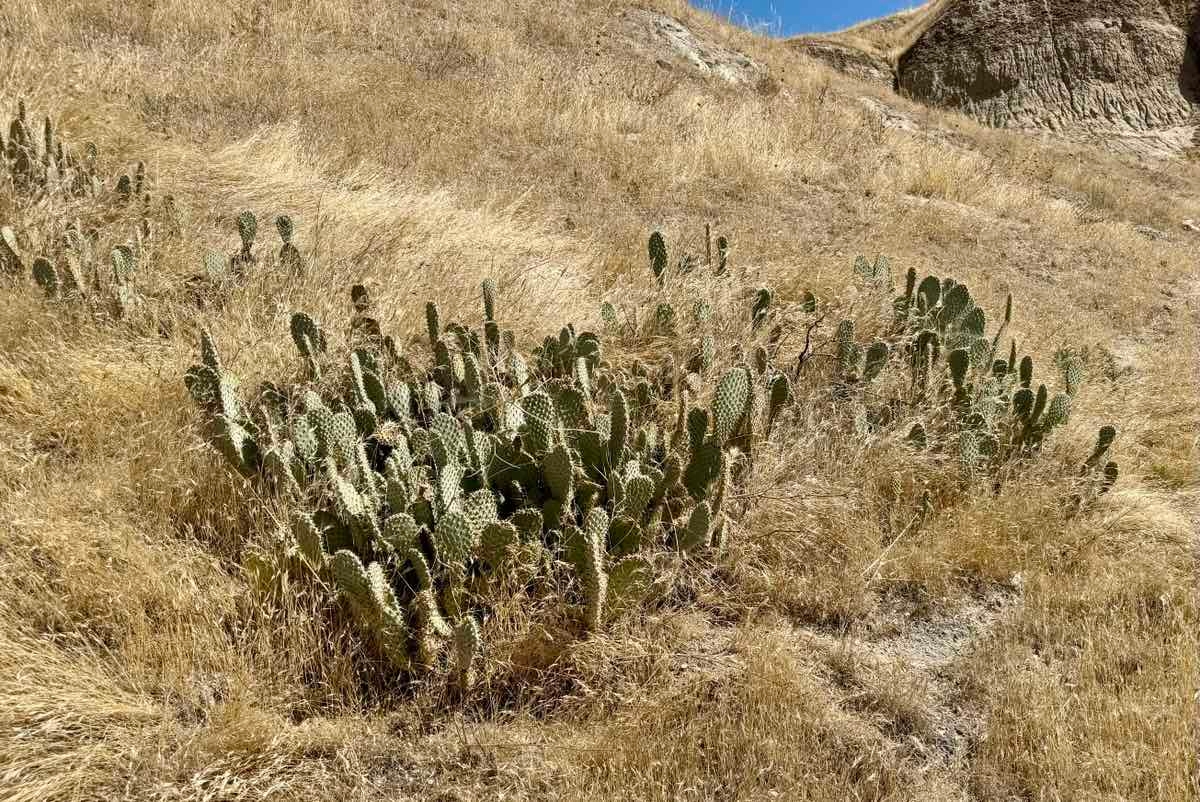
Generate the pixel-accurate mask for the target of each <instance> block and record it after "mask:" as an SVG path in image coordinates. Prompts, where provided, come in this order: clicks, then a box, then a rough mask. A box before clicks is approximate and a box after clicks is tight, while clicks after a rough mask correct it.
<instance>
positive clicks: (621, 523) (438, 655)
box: [185, 225, 1117, 692]
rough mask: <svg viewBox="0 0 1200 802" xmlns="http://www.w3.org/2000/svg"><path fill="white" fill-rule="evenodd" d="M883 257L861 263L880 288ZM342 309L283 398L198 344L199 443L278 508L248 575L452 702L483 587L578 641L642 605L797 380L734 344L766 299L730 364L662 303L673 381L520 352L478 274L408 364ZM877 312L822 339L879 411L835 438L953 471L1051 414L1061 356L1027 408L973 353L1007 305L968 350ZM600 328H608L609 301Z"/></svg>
mask: <svg viewBox="0 0 1200 802" xmlns="http://www.w3.org/2000/svg"><path fill="white" fill-rule="evenodd" d="M286 228H287V230H288V233H289V236H290V226H286ZM284 229H285V226H283V225H280V230H281V233H282V232H283V231H284ZM246 242H247V247H246V251H248V250H249V246H250V244H252V237H251V238H248V239H247V241H246ZM285 242H286V240H285ZM654 250H655V247H654V246H652V248H651V251H652V253H653V252H654ZM879 264H880V263H877V265H879ZM882 264H883V268H881V269H880V270H876V269H875V268H871V269H870V270H871V275H872V276H873V277H874V278H872V281H873V282H875V284H876V286H878V287H880V288H885V287H887V286H890V282H888V283H885V282H884V281H883V280H882V278H881V276H882V275H883V273H884V272H886V262H883V263H882ZM860 272H861V271H860ZM350 295H351V302H352V306H353V313H352V315H351V316H350V321H349V326H348V330H349V335H348V337H347V338H345V342H346V345H347V347H344V348H343V347H340V346H339V345H338V344H337V342H340V341H341V338H336V340H337V342H335V337H334V336H333V333H332V331H331V330H330V329H327V328H326V327H325V326H323V325H322V324H321V323H320V322H318V321H317V320H315V319H314V318H312V317H311V316H309V315H307V314H305V313H303V312H297V313H295V314H294V315H293V316H292V319H291V326H290V329H291V336H292V339H293V341H294V343H295V345H296V349H297V351H298V353H299V355H300V358H301V359H302V361H303V364H304V370H303V372H302V373H301V375H302V377H303V378H302V379H301V381H300V383H298V384H296V385H294V386H290V387H278V386H275V385H273V384H264V385H262V386H260V387H259V388H257V390H256V391H255V392H253V393H249V394H246V393H243V392H242V388H241V387H239V382H238V380H237V378H236V377H235V376H234V375H233V374H232V373H230V372H229V371H228V370H227V369H226V367H225V366H224V363H223V361H222V359H221V357H220V355H219V353H218V348H217V345H216V343H215V342H214V339H213V337H212V336H211V335H210V333H209V332H208V331H202V332H201V335H200V354H201V359H200V362H199V363H198V364H196V365H195V366H193V367H192V368H191V369H190V370H189V371H188V373H187V375H186V377H185V382H186V385H187V387H188V390H189V392H190V393H191V395H192V397H193V398H194V399H195V401H196V403H197V404H198V405H199V407H200V408H201V409H202V410H203V413H204V414H203V420H204V426H205V435H206V437H207V439H208V440H209V442H210V443H211V445H212V446H213V447H214V448H215V449H216V450H217V451H218V452H220V453H221V454H222V455H224V457H225V459H226V461H227V462H228V463H229V464H230V466H232V468H233V469H234V470H236V471H237V472H238V473H239V474H241V475H242V476H244V477H247V479H249V480H250V481H252V482H253V483H255V484H256V485H257V487H258V488H259V489H260V491H261V492H265V493H268V494H271V495H274V496H275V497H276V498H277V499H278V500H279V501H280V502H281V503H283V504H285V505H286V506H287V507H288V508H290V510H291V512H290V521H291V525H290V536H289V537H288V538H286V542H287V546H286V548H285V549H284V550H283V552H282V553H281V554H278V555H275V556H274V557H273V558H272V557H268V556H266V555H263V554H261V553H258V552H255V553H253V554H252V555H251V557H250V558H249V559H248V567H249V568H250V569H251V570H252V572H253V573H254V575H255V576H261V575H264V574H266V575H268V576H269V575H270V574H271V572H272V571H275V572H280V571H291V570H293V568H296V567H299V568H302V570H303V571H304V572H308V573H311V574H313V575H315V576H317V577H319V578H320V579H321V580H322V586H324V587H330V588H333V589H335V590H336V593H337V595H338V596H339V598H341V599H342V600H343V602H344V604H343V610H344V612H345V614H346V615H348V616H350V617H351V618H352V620H353V621H354V622H356V624H357V626H358V627H359V628H360V629H361V631H362V632H363V633H364V634H365V637H366V638H367V640H368V641H369V642H371V643H373V644H374V647H375V649H376V650H377V652H378V654H379V655H380V656H382V657H384V658H386V660H387V661H388V662H389V663H390V665H391V666H392V668H393V669H394V670H396V671H400V672H404V673H406V674H418V673H421V674H425V673H429V672H434V673H440V674H443V675H444V676H446V677H448V678H449V679H450V680H451V682H452V683H453V684H454V685H455V686H457V687H458V688H459V689H460V690H461V691H463V692H466V691H468V690H470V688H471V687H472V685H473V684H475V683H476V682H477V681H478V679H479V676H480V674H481V672H480V666H481V664H482V661H481V660H480V655H481V654H482V652H483V650H484V649H485V648H486V644H485V642H484V637H483V629H482V628H481V624H482V623H486V621H487V620H488V618H489V615H490V614H491V612H492V607H493V605H495V604H496V603H497V601H498V599H499V598H501V597H500V596H499V595H498V594H499V593H500V589H502V588H506V587H513V583H514V582H515V583H516V584H517V586H528V585H529V583H531V582H537V583H542V585H543V586H547V585H553V586H556V587H563V588H565V592H566V593H567V594H568V598H569V599H571V600H572V601H573V603H574V609H575V611H576V616H577V619H578V621H579V622H580V628H581V629H582V630H585V631H589V632H595V631H597V630H601V629H602V628H604V627H605V626H606V624H607V622H608V621H609V620H610V619H611V618H612V617H613V615H614V614H615V613H616V612H617V611H619V610H622V609H626V608H628V607H629V606H630V605H636V604H638V603H640V602H641V600H642V599H644V598H645V596H646V595H647V594H648V593H651V592H653V591H654V590H655V589H656V588H658V589H659V590H661V589H662V588H661V587H660V585H659V583H660V582H662V581H663V578H662V576H661V575H660V572H659V571H658V568H659V567H660V566H661V564H662V562H663V561H664V560H666V559H669V558H668V555H672V554H673V555H675V557H674V559H681V560H691V559H694V557H695V556H698V555H702V554H704V553H705V552H713V551H719V550H720V549H722V548H723V547H724V545H725V539H726V536H727V532H728V530H729V521H730V520H731V516H732V515H733V514H734V513H735V512H736V510H735V509H734V504H733V502H732V499H733V498H735V497H736V492H735V490H736V487H737V486H738V485H741V484H743V483H744V482H745V479H746V475H747V471H749V470H750V469H751V468H752V466H753V464H754V460H755V458H756V456H757V453H758V451H759V449H760V447H761V445H762V444H763V443H764V442H765V441H767V440H769V438H770V437H771V434H772V432H773V431H775V430H777V429H778V427H779V421H780V419H781V416H783V414H784V412H785V410H786V409H787V408H788V406H789V404H790V403H791V402H792V399H793V381H795V380H797V379H798V377H799V373H794V374H790V373H789V372H786V371H783V370H780V369H778V368H776V366H775V361H776V359H777V357H778V350H779V345H780V342H781V338H782V335H781V331H782V329H781V326H780V325H774V326H773V327H772V328H771V329H770V332H769V334H767V335H765V336H760V335H759V334H757V333H756V332H757V330H760V329H762V328H763V327H764V325H765V324H766V323H768V321H770V322H773V323H774V322H775V321H777V320H778V319H780V318H782V317H783V316H784V314H785V309H786V308H776V306H775V297H774V293H773V292H772V291H771V290H769V289H766V288H764V289H761V290H759V291H758V292H757V293H755V294H754V296H753V305H752V308H751V314H750V321H749V322H750V323H751V327H750V328H751V330H752V332H754V333H753V337H754V341H755V342H756V343H757V344H753V345H752V348H751V349H750V350H749V354H747V353H746V351H744V350H743V349H742V346H741V345H740V344H739V345H737V346H735V347H734V348H732V349H729V351H731V352H732V359H731V360H730V361H729V363H728V364H729V366H728V367H726V368H724V369H720V370H719V369H717V366H716V365H715V362H716V358H717V351H718V349H717V343H716V339H715V337H714V334H713V330H712V329H711V327H710V320H711V315H712V309H711V307H709V306H708V304H707V303H705V302H703V301H700V302H698V303H696V305H695V306H694V308H693V310H692V314H691V315H688V316H679V315H677V314H676V313H675V311H674V309H672V308H670V307H668V306H667V305H666V304H661V305H660V306H659V308H658V310H657V312H656V315H655V327H656V330H657V331H658V333H660V334H662V335H663V336H669V337H672V338H675V339H678V337H679V329H678V328H677V327H679V328H682V327H685V326H686V327H690V330H691V332H692V334H694V335H695V336H697V337H698V343H697V353H696V354H695V355H694V357H693V358H691V359H688V360H687V361H686V362H685V363H684V369H683V371H677V370H676V367H675V362H674V361H673V360H671V361H668V362H667V363H666V364H665V365H664V366H663V367H662V368H661V369H652V368H650V367H648V366H646V365H644V364H642V363H641V362H639V361H636V360H635V361H633V362H632V364H629V365H627V366H626V365H622V366H616V365H614V364H612V363H611V362H610V361H609V360H608V359H607V358H606V354H605V349H604V346H603V343H602V339H601V337H600V336H599V335H597V334H596V333H594V332H590V331H577V330H576V329H575V328H574V327H573V326H570V325H568V326H566V327H564V328H563V329H562V330H561V331H560V332H559V333H558V334H557V335H555V336H548V337H546V338H545V339H544V340H543V341H542V342H541V343H540V344H539V345H537V346H536V347H534V348H532V349H531V350H529V351H522V350H521V349H519V348H518V347H517V340H516V336H515V335H514V334H513V332H511V331H505V330H503V329H502V328H501V323H500V317H499V315H498V311H497V310H498V306H499V288H498V287H497V286H496V284H495V283H494V282H493V281H492V280H490V279H489V280H488V281H485V282H484V283H483V286H482V300H483V316H482V325H481V326H478V327H472V326H470V325H465V324H463V323H460V322H455V321H447V320H446V319H445V318H444V317H443V315H442V311H441V309H440V308H439V306H438V305H437V304H436V303H429V304H427V306H426V309H425V322H426V331H427V336H428V346H425V345H416V346H414V347H413V348H412V350H411V351H406V350H405V349H404V348H402V347H401V345H400V344H399V343H398V342H397V341H396V340H395V339H394V338H393V337H390V336H386V335H384V334H383V332H382V331H381V327H380V323H379V320H378V319H377V318H376V317H374V303H373V300H372V298H371V296H370V293H369V291H368V290H367V289H366V287H364V286H361V285H356V286H354V287H353V288H352V289H351V293H350ZM807 306H808V302H807V300H806V301H805V304H804V305H802V307H801V308H806V307H807ZM894 309H895V318H894V324H893V327H892V330H891V331H890V332H888V333H885V334H883V335H881V336H880V337H878V338H877V339H875V340H873V341H872V342H869V343H863V344H860V343H859V342H857V340H856V327H855V325H854V323H853V322H851V321H844V322H842V323H841V324H840V325H839V326H838V328H837V334H836V344H837V354H836V363H837V367H836V370H835V371H834V376H833V379H832V383H833V389H834V394H833V395H834V399H835V402H836V403H846V402H847V401H849V402H851V403H853V404H855V405H857V407H858V408H860V409H865V408H866V406H867V405H868V404H869V403H870V404H874V403H876V402H877V401H880V400H882V403H881V404H880V406H879V407H878V408H876V409H873V410H870V411H868V412H865V413H864V414H862V415H861V416H857V415H856V417H855V421H856V425H859V423H858V422H859V419H860V418H861V419H863V420H864V421H865V422H864V423H863V424H862V425H864V426H867V427H884V426H887V427H893V428H894V427H899V426H907V425H908V423H909V421H910V420H911V418H910V417H907V416H911V415H915V416H917V417H918V418H920V419H921V421H920V423H918V424H917V425H915V426H913V427H912V430H911V434H910V438H909V439H910V442H912V443H913V444H914V445H915V446H917V447H920V448H928V449H937V450H941V451H947V452H950V453H953V454H954V456H955V457H956V458H957V459H958V460H960V461H961V463H962V464H963V466H964V470H966V471H967V472H968V473H971V472H974V471H976V470H980V469H984V468H987V467H998V466H1000V465H1002V464H1004V463H1006V462H1007V461H1009V460H1012V459H1014V458H1017V457H1021V456H1024V455H1027V454H1031V453H1033V452H1034V451H1036V449H1037V448H1038V447H1039V446H1040V444H1041V443H1042V441H1043V440H1044V439H1045V437H1046V436H1047V435H1048V434H1049V433H1050V432H1052V431H1053V430H1054V429H1055V428H1057V427H1058V426H1060V425H1061V424H1062V423H1063V422H1065V420H1066V418H1067V416H1068V415H1069V413H1070V404H1071V398H1072V397H1073V396H1074V394H1075V393H1076V392H1078V388H1079V385H1080V382H1081V381H1082V379H1083V373H1084V371H1083V362H1084V357H1083V355H1081V354H1077V353H1075V352H1070V351H1064V352H1061V353H1060V354H1059V356H1058V358H1057V359H1056V363H1057V364H1058V368H1059V371H1060V373H1061V374H1062V376H1063V383H1064V385H1065V387H1066V390H1065V391H1064V392H1063V393H1061V394H1058V395H1056V396H1054V397H1053V399H1051V398H1050V397H1049V391H1048V390H1047V389H1046V388H1045V386H1044V385H1042V386H1040V387H1039V388H1038V390H1037V391H1036V392H1035V391H1034V390H1033V389H1032V388H1033V366H1032V360H1031V359H1030V358H1029V357H1025V358H1024V359H1023V360H1021V361H1020V362H1019V363H1018V361H1017V359H1016V346H1015V344H1013V345H1012V347H1011V350H1010V355H1009V358H1008V359H1006V360H1005V359H995V358H994V357H995V355H996V353H997V350H998V348H999V343H1000V342H1001V339H1002V337H1003V334H1004V332H1005V330H1006V327H1007V325H1008V322H1009V320H1010V319H1011V315H1012V304H1011V301H1010V302H1009V304H1008V305H1007V308H1006V312H1005V317H1004V321H1003V323H1002V324H1001V325H1000V326H999V327H998V331H996V332H994V333H993V334H992V335H991V336H990V337H989V336H988V333H987V327H986V318H985V316H984V313H983V311H982V310H981V309H979V308H978V307H977V306H976V305H975V303H974V301H973V299H972V298H971V296H970V293H969V292H968V291H967V289H966V287H964V286H962V285H960V284H957V283H955V282H953V281H952V280H945V281H943V280H939V279H935V278H930V279H926V280H925V281H923V282H921V283H920V285H918V284H917V281H916V276H915V274H914V273H912V272H910V274H909V276H908V286H907V288H906V291H905V294H904V295H903V296H901V297H899V298H896V299H895V302H894ZM601 317H602V318H603V320H604V322H605V324H606V327H609V328H613V327H615V326H616V325H617V323H616V322H615V321H616V310H615V309H614V308H613V307H612V306H611V305H606V306H603V307H602V308H601ZM688 321H690V322H688ZM889 368H895V369H894V370H889ZM797 370H799V369H797ZM702 399H703V400H702ZM701 400H702V401H701ZM901 431H903V429H901ZM1115 436H1116V433H1115V430H1112V429H1111V428H1108V427H1106V428H1105V429H1104V430H1102V431H1101V433H1100V437H1099V440H1098V442H1097V447H1096V450H1095V453H1094V454H1093V455H1092V457H1091V458H1090V459H1089V460H1088V461H1087V463H1086V464H1085V466H1084V467H1083V470H1082V473H1083V475H1084V476H1085V477H1090V478H1091V481H1092V482H1093V483H1094V484H1095V485H1097V487H1098V488H1099V492H1105V491H1107V489H1108V488H1110V487H1111V485H1112V482H1113V481H1115V479H1116V475H1117V469H1116V466H1115V464H1114V463H1111V462H1109V461H1107V455H1108V450H1109V447H1110V446H1111V444H1112V442H1113V440H1114V438H1115ZM925 506H926V507H928V506H929V504H926V505H925ZM563 583H565V584H563ZM273 586H281V584H280V583H275V584H274V585H273Z"/></svg>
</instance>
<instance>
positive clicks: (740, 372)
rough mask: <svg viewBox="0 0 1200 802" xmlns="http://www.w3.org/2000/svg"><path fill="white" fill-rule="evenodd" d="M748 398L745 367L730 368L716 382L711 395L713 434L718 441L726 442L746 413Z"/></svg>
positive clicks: (748, 379) (748, 387)
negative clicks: (714, 390) (715, 388)
mask: <svg viewBox="0 0 1200 802" xmlns="http://www.w3.org/2000/svg"><path fill="white" fill-rule="evenodd" d="M749 399H750V376H749V374H748V373H747V372H746V370H745V368H732V369H730V370H729V372H727V373H726V374H725V375H724V376H723V377H722V378H721V381H720V382H719V383H718V384H717V391H716V393H715V394H714V396H713V410H712V420H713V434H714V436H715V437H716V440H717V442H719V443H728V442H729V440H730V439H731V438H732V437H733V434H734V432H736V431H737V429H738V426H739V425H740V424H741V422H742V418H743V416H744V415H745V414H746V406H747V403H748V402H749Z"/></svg>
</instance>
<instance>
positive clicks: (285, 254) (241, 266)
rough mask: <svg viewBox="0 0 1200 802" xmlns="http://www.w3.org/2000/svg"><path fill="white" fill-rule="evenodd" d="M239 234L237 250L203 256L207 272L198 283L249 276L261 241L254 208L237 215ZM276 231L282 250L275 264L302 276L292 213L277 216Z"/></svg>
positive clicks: (224, 280)
mask: <svg viewBox="0 0 1200 802" xmlns="http://www.w3.org/2000/svg"><path fill="white" fill-rule="evenodd" d="M235 223H236V225H237V234H238V243H239V245H238V249H237V250H236V251H234V252H233V253H231V254H229V255H228V256H222V255H221V254H220V253H217V252H209V253H208V254H207V255H206V256H205V257H204V273H203V274H201V275H200V276H197V277H196V279H195V280H196V281H197V282H202V283H205V284H208V285H210V286H219V285H221V284H223V283H225V282H226V281H229V280H235V279H239V278H242V277H244V276H246V275H247V274H248V273H249V272H250V271H251V270H253V269H254V268H255V267H258V265H259V263H260V259H259V255H258V254H257V253H256V252H255V246H256V245H257V244H258V217H257V216H256V215H255V214H254V212H251V211H244V212H241V213H240V214H238V216H237V218H236V219H235ZM275 230H276V231H277V232H278V233H279V241H280V246H279V251H278V253H276V254H275V255H274V261H275V264H277V265H278V266H279V267H282V268H283V270H284V272H286V273H287V274H288V275H299V274H301V273H303V272H304V259H303V257H302V256H301V255H300V250H299V248H297V247H296V243H295V242H294V241H293V240H294V237H295V233H296V226H295V223H294V222H293V220H292V218H291V217H290V216H289V215H286V214H283V215H279V216H277V217H276V218H275Z"/></svg>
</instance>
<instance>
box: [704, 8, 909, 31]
mask: <svg viewBox="0 0 1200 802" xmlns="http://www.w3.org/2000/svg"><path fill="white" fill-rule="evenodd" d="M692 3H693V5H697V6H700V7H702V8H707V9H709V10H710V11H716V12H718V13H720V14H721V15H722V16H726V17H731V18H732V19H733V21H734V22H737V23H739V24H743V25H744V24H747V23H749V24H759V25H763V26H764V27H766V28H767V29H768V32H769V33H772V34H776V35H783V36H793V35H795V34H798V33H818V32H821V33H824V32H827V31H836V30H839V29H841V28H847V27H849V26H851V25H853V24H854V23H856V22H862V21H863V20H867V19H873V18H874V17H882V16H884V15H885V14H891V13H892V12H895V11H900V10H901V9H906V8H913V7H915V6H919V5H921V2H920V0H692Z"/></svg>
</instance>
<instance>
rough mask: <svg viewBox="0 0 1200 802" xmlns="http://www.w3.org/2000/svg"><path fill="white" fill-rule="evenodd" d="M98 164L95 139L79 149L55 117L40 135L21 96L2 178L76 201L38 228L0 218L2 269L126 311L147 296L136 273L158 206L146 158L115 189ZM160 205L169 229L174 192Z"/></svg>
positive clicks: (0, 164) (46, 199) (49, 200)
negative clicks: (62, 134) (138, 286)
mask: <svg viewBox="0 0 1200 802" xmlns="http://www.w3.org/2000/svg"><path fill="white" fill-rule="evenodd" d="M97 167H98V156H97V151H96V148H95V146H94V145H92V144H91V143H88V144H87V145H85V146H84V147H83V148H82V152H81V153H77V152H76V151H75V150H74V149H73V148H72V147H71V146H70V145H69V144H67V143H66V142H64V141H63V140H62V138H61V137H60V136H59V134H58V132H57V131H56V130H55V128H54V125H53V123H52V122H51V120H50V119H49V118H46V119H45V122H44V124H43V125H42V126H41V135H40V136H37V137H35V136H34V135H33V125H32V124H31V122H30V120H29V118H28V114H27V112H26V109H25V104H24V102H19V103H18V110H17V116H16V117H15V118H14V119H13V120H12V122H11V123H10V125H9V127H8V138H7V139H5V138H4V137H3V136H2V135H0V179H7V181H8V183H9V184H10V186H11V187H12V190H13V191H14V192H15V193H16V194H17V195H18V196H24V197H27V198H28V199H29V200H30V201H36V202H39V203H43V204H45V205H46V206H47V207H48V208H50V209H52V210H53V209H55V208H57V207H58V206H59V204H60V201H62V202H64V203H69V204H70V206H69V208H70V212H67V211H65V208H66V207H64V212H63V214H62V215H60V216H58V217H55V216H54V215H53V214H52V215H50V222H49V223H47V224H45V225H44V226H39V227H38V228H37V229H36V230H33V229H30V230H19V229H16V228H14V227H12V226H0V274H4V275H9V276H22V275H29V276H31V277H32V278H33V280H34V282H35V283H36V284H37V285H38V287H39V288H41V290H42V291H43V292H44V293H45V295H46V297H47V298H49V299H52V300H56V301H68V302H71V303H73V304H77V305H81V306H85V307H87V308H88V309H90V310H92V311H99V312H104V313H107V314H109V315H111V316H113V317H116V318H123V317H126V316H128V315H129V314H130V313H131V312H132V311H133V310H134V309H135V308H136V307H137V306H138V304H139V303H140V296H139V294H138V292H137V290H136V289H135V286H134V275H135V273H136V268H137V266H138V265H139V264H140V263H142V262H143V261H145V258H146V255H147V253H148V251H149V247H150V241H151V237H152V234H153V232H154V226H153V225H152V223H151V219H152V218H153V217H157V216H159V213H158V211H156V210H155V209H154V208H153V205H152V198H151V195H150V193H149V191H148V179H147V176H146V167H145V164H144V163H142V162H138V163H137V165H136V166H135V168H134V170H133V171H132V175H130V174H128V173H126V174H123V175H121V176H120V177H119V178H118V179H117V180H116V181H115V183H114V184H112V185H111V189H110V188H108V187H107V186H106V184H105V182H104V181H103V180H102V179H101V178H100V177H99V174H98V173H97ZM80 200H83V201H86V202H82V203H81V202H79V201H80ZM161 211H162V217H163V218H164V219H165V220H166V222H167V230H168V231H175V230H177V228H178V223H177V221H176V220H175V212H174V202H173V199H172V198H170V197H169V196H168V197H166V198H164V200H163V203H162V210H161ZM102 243H107V244H102Z"/></svg>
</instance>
